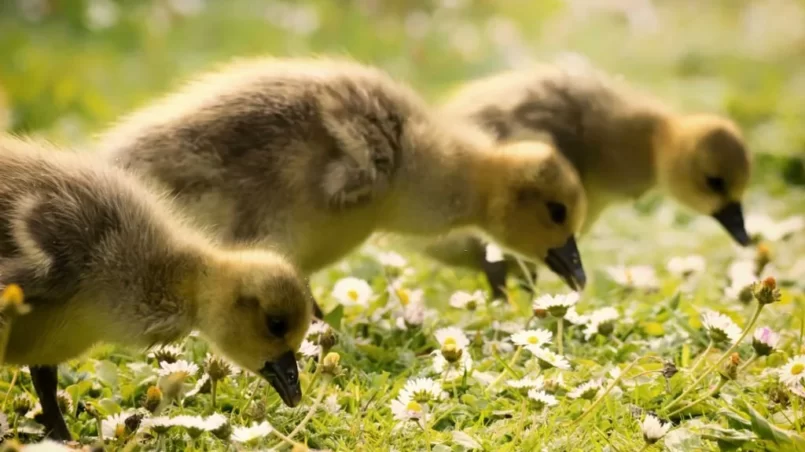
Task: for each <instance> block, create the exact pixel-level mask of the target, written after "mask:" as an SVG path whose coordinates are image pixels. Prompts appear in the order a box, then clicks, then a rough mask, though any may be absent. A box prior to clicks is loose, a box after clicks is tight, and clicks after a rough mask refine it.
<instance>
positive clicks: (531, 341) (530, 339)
mask: <svg viewBox="0 0 805 452" xmlns="http://www.w3.org/2000/svg"><path fill="white" fill-rule="evenodd" d="M537 342H539V341H538V340H537V336H529V337H528V343H529V344H536V343H537Z"/></svg>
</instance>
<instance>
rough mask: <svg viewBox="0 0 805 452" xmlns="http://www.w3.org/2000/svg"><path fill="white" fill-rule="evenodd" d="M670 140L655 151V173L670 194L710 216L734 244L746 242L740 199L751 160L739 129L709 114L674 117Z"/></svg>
mask: <svg viewBox="0 0 805 452" xmlns="http://www.w3.org/2000/svg"><path fill="white" fill-rule="evenodd" d="M671 130H672V131H673V133H672V138H671V142H672V143H673V144H672V146H671V147H670V148H668V149H667V151H668V152H666V153H665V154H666V155H662V154H661V155H660V156H659V158H658V162H659V164H660V168H659V171H658V177H659V180H660V183H661V184H662V185H663V186H664V187H665V189H666V190H668V191H669V192H670V193H671V195H672V196H674V197H675V198H676V199H677V200H679V201H680V202H681V203H682V204H684V205H686V206H688V207H689V208H691V209H693V210H695V211H697V212H699V213H702V214H706V215H711V216H712V217H714V218H715V219H716V220H718V222H719V223H721V225H722V226H723V227H724V228H725V229H726V230H727V232H729V234H730V235H731V236H732V238H733V239H735V241H736V242H738V243H739V244H741V245H743V246H746V245H748V244H749V234H747V232H746V229H745V227H744V218H743V208H742V206H741V199H742V198H743V194H744V191H745V190H746V186H747V184H748V182H749V175H750V170H751V162H750V158H749V153H748V152H747V149H746V146H745V144H744V140H743V138H742V136H741V133H740V131H739V130H738V128H737V127H736V126H735V125H734V124H733V123H732V122H730V121H728V120H726V119H724V118H720V117H717V116H712V115H690V116H684V117H682V118H680V119H678V120H676V121H675V123H674V124H673V125H672V127H671Z"/></svg>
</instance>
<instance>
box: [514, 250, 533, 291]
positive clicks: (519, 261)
mask: <svg viewBox="0 0 805 452" xmlns="http://www.w3.org/2000/svg"><path fill="white" fill-rule="evenodd" d="M516 260H517V265H519V266H520V270H522V271H523V275H525V279H526V281H527V282H528V285H529V287H531V290H532V292H534V293H537V282H536V281H534V279H533V278H532V277H531V272H530V271H528V267H527V266H526V264H525V262H523V260H522V259H520V258H519V257H517V258H516Z"/></svg>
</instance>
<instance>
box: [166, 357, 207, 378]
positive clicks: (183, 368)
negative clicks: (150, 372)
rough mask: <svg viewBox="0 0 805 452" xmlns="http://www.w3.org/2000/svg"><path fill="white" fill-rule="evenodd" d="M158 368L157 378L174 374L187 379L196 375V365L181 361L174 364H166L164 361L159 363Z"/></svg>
mask: <svg viewBox="0 0 805 452" xmlns="http://www.w3.org/2000/svg"><path fill="white" fill-rule="evenodd" d="M159 367H160V369H159V376H161V377H166V376H168V375H175V374H184V375H185V377H189V376H191V375H195V374H197V373H198V366H197V365H195V364H194V363H191V362H188V361H185V360H183V359H180V360H179V361H176V362H175V363H166V362H165V361H162V362H161V363H159Z"/></svg>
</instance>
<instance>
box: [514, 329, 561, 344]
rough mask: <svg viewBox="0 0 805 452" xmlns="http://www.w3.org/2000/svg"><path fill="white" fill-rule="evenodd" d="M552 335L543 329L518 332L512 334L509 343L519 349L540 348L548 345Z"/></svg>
mask: <svg viewBox="0 0 805 452" xmlns="http://www.w3.org/2000/svg"><path fill="white" fill-rule="evenodd" d="M551 338H553V333H551V332H550V331H548V330H545V329H541V328H540V329H538V330H525V331H518V332H517V333H514V334H512V336H511V341H512V342H513V343H514V344H515V345H519V346H521V347H526V346H531V347H542V346H543V345H545V344H549V343H550V342H551Z"/></svg>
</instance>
